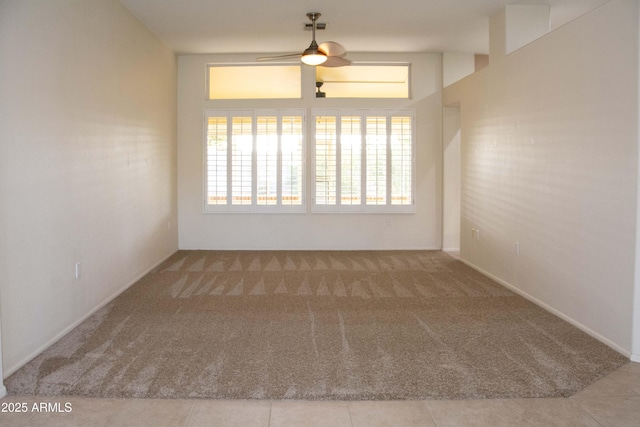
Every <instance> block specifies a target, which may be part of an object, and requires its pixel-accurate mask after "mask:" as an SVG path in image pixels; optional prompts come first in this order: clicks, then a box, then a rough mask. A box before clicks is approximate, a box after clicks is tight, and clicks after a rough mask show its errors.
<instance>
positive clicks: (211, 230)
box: [178, 54, 442, 249]
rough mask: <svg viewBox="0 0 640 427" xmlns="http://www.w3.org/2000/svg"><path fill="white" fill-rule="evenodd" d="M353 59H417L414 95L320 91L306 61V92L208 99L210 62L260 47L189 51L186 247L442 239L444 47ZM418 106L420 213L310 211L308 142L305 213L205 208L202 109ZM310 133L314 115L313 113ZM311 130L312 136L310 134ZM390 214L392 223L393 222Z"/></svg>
mask: <svg viewBox="0 0 640 427" xmlns="http://www.w3.org/2000/svg"><path fill="white" fill-rule="evenodd" d="M349 57H350V58H351V59H353V60H373V61H375V60H379V61H381V60H384V61H407V62H410V63H411V67H412V68H411V75H412V78H413V80H412V95H413V96H412V99H409V100H380V99H366V100H345V99H316V98H315V95H314V93H315V83H314V75H313V73H312V70H313V68H310V67H306V66H305V67H303V76H302V78H303V88H304V89H303V99H301V100H279V101H273V100H235V101H206V100H205V74H206V73H205V72H206V65H207V63H217V62H242V61H255V55H184V56H180V57H179V66H178V69H179V71H178V75H179V90H178V129H179V132H178V206H179V209H178V210H179V226H180V248H182V249H415V248H420V249H424V248H429V249H439V248H440V247H441V216H442V208H441V188H442V184H441V180H442V179H441V174H442V171H441V168H442V166H441V164H442V130H441V129H442V96H441V94H442V92H441V91H442V89H441V88H442V77H441V75H442V71H441V55H440V54H405V55H399V54H395V55H388V54H387V55H373V54H369V55H360V56H359V55H356V54H350V55H349ZM340 107H345V108H415V110H416V135H417V155H416V156H417V166H416V171H417V173H416V213H415V214H395V215H394V214H389V215H387V214H360V215H358V214H317V213H315V214H313V213H310V202H311V201H310V194H311V185H312V179H311V176H310V173H309V172H310V171H311V168H312V159H311V153H312V150H311V147H309V146H307V162H306V168H307V175H306V178H307V179H306V188H307V202H308V208H307V213H305V214H282V215H278V214H264V215H260V214H235V215H233V214H204V213H203V212H202V211H203V200H204V195H203V143H204V136H203V129H204V124H203V112H204V110H205V109H213V108H235V109H242V108H306V109H307V114H308V117H310V109H312V108H340ZM307 123H308V125H309V126H308V132H307V134H308V135H310V134H311V133H310V129H311V123H310V120H307ZM309 140H310V138H308V141H309ZM389 218H391V219H390V221H391V223H389Z"/></svg>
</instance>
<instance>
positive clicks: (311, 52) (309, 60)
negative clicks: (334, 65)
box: [300, 46, 327, 65]
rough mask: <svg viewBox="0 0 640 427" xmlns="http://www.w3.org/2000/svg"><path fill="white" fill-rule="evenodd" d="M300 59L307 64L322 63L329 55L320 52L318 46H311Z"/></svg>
mask: <svg viewBox="0 0 640 427" xmlns="http://www.w3.org/2000/svg"><path fill="white" fill-rule="evenodd" d="M300 60H301V61H302V62H304V63H305V64H307V65H320V64H322V63H324V62H325V61H326V60H327V55H325V54H324V53H322V52H320V51H319V50H318V48H317V47H313V46H309V48H308V49H306V50H305V51H304V52H303V53H302V56H301V57H300Z"/></svg>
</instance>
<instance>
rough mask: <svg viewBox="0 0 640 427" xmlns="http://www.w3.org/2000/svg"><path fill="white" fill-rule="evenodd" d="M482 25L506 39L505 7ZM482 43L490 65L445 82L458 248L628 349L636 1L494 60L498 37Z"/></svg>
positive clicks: (621, 2)
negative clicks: (453, 130) (453, 136)
mask: <svg viewBox="0 0 640 427" xmlns="http://www.w3.org/2000/svg"><path fill="white" fill-rule="evenodd" d="M491 26H492V32H491V33H492V37H493V38H495V37H504V13H499V14H498V15H496V17H494V19H492V22H491ZM491 44H492V51H491V54H492V57H491V61H490V65H489V67H487V68H485V69H483V70H482V71H481V72H478V73H476V74H474V75H473V76H470V77H468V78H466V79H464V80H461V81H460V82H458V83H456V84H454V85H452V86H450V87H448V88H446V89H445V91H444V98H445V105H449V104H454V103H457V102H459V103H460V109H461V129H462V207H461V215H462V222H461V223H462V230H461V236H462V239H461V256H462V259H463V260H465V261H466V262H468V263H470V264H472V265H474V266H475V267H477V268H479V269H481V270H483V271H485V272H487V273H488V274H490V275H493V276H494V277H496V278H498V279H499V280H501V281H503V282H504V283H506V284H508V285H510V286H513V287H514V288H515V289H516V290H518V291H519V292H521V293H523V294H524V295H527V296H528V297H530V298H531V299H533V300H535V301H537V302H538V303H540V304H542V305H543V306H545V307H547V308H549V309H550V310H552V311H554V312H556V313H557V314H559V315H561V316H562V317H564V318H566V319H568V320H570V321H572V322H573V323H575V324H576V325H579V326H580V327H582V328H583V329H585V330H587V331H588V332H590V333H591V334H592V335H594V336H597V337H598V338H600V339H601V340H603V341H604V342H606V343H608V344H609V345H611V346H612V347H614V348H616V349H618V350H619V351H621V352H623V353H625V354H627V355H628V354H630V353H631V342H632V333H633V332H632V325H633V320H632V316H633V291H634V258H635V256H634V253H635V235H636V233H635V227H636V196H637V191H636V187H637V167H638V155H637V150H638V127H637V120H638V106H637V100H638V99H637V98H638V2H637V1H635V0H613V1H611V2H609V3H607V4H605V5H604V6H602V7H600V8H599V9H596V10H595V11H593V12H591V13H589V14H587V15H584V16H582V17H581V18H579V19H577V20H575V21H573V22H570V23H568V24H567V25H565V26H563V27H560V28H558V29H557V30H555V31H553V32H551V33H549V34H547V35H545V36H543V37H542V38H540V39H538V40H536V41H535V42H533V43H531V44H529V45H527V46H525V47H523V48H521V49H519V50H518V51H516V52H514V53H512V54H511V55H508V56H505V57H500V56H499V54H497V53H496V52H497V51H499V50H501V49H499V48H500V47H504V40H500V39H497V40H492V43H491ZM502 52H504V50H503V49H502ZM472 228H476V229H479V230H480V231H481V233H480V236H481V238H480V240H476V239H473V240H472V239H471V229H472ZM516 242H519V243H520V249H521V253H520V255H516V253H515V247H514V244H515V243H516ZM636 326H637V325H636Z"/></svg>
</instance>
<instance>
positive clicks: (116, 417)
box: [0, 363, 640, 427]
mask: <svg viewBox="0 0 640 427" xmlns="http://www.w3.org/2000/svg"><path fill="white" fill-rule="evenodd" d="M43 403H44V406H45V407H46V406H47V404H49V409H53V410H56V409H58V408H59V409H60V410H61V411H58V412H38V411H35V410H34V404H35V408H36V409H37V408H39V407H40V405H42V404H43ZM22 404H26V409H27V411H26V412H23V413H16V412H13V413H10V412H5V411H7V410H12V409H15V408H16V407H18V408H20V407H23V405H22ZM43 409H46V408H43ZM65 409H70V411H69V412H62V411H64V410H65ZM0 426H2V427H17V426H47V427H55V426H63V427H68V426H82V427H94V426H95V427H103V426H137V427H138V426H154V427H161V426H170V427H178V426H180V427H196V426H216V427H217V426H242V427H249V426H265V427H279V426H296V427H297V426H304V427H313V426H331V427H338V426H346V427H360V426H367V427H373V426H394V427H400V426H437V427H444V426H491V427H497V426H509V427H513V426H595V427H597V426H615V427H624V426H640V363H629V364H628V365H625V366H623V367H622V368H620V369H618V370H617V371H615V372H613V373H612V374H610V375H608V376H606V377H604V378H602V379H600V380H599V381H597V382H596V383H594V384H592V385H590V386H589V387H587V388H586V389H584V390H583V391H581V392H580V393H578V394H576V395H575V396H572V397H570V398H553V399H497V400H440V401H439V400H424V401H384V402H360V401H358V402H317V401H315V402H307V401H263V400H253V401H217V400H146V399H90V398H67V397H47V398H43V397H36V396H7V397H5V398H4V399H2V400H0Z"/></svg>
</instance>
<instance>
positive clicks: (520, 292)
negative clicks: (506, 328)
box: [460, 259, 640, 362]
mask: <svg viewBox="0 0 640 427" xmlns="http://www.w3.org/2000/svg"><path fill="white" fill-rule="evenodd" d="M460 261H462V262H464V263H465V264H466V265H468V266H469V267H471V268H473V269H474V270H476V271H478V272H479V273H482V274H483V275H485V276H487V277H489V278H490V279H492V280H495V281H496V282H498V283H500V284H501V285H503V286H505V287H506V288H508V289H509V290H511V291H513V292H515V293H516V294H518V295H520V296H521V297H523V298H525V299H527V300H529V301H531V302H532V303H534V304H535V305H537V306H539V307H541V308H543V309H544V310H546V311H548V312H549V313H552V314H554V315H556V316H558V317H559V318H561V319H562V320H564V321H566V322H569V323H570V324H572V325H573V326H575V327H576V328H578V329H580V330H581V331H583V332H585V333H587V334H588V335H590V336H591V337H593V338H595V339H597V340H598V341H600V342H601V343H603V344H604V345H606V346H608V347H610V348H612V349H614V350H615V351H617V352H618V353H620V354H622V355H624V356H625V357H628V358H630V359H631V360H632V361H634V362H636V361H638V362H640V359H638V360H633V357H632V355H631V352H630V351H629V350H626V349H624V348H622V347H620V346H619V345H618V344H616V343H614V342H613V341H611V340H609V339H608V338H606V337H604V336H602V335H601V334H599V333H597V332H595V331H594V330H592V329H590V328H589V327H587V326H585V325H583V324H582V323H580V322H578V321H577V320H575V319H573V318H572V317H569V316H567V315H566V314H564V313H562V312H561V311H558V310H557V309H555V308H553V307H551V306H550V305H549V304H547V303H545V302H543V301H540V300H539V299H537V298H535V297H533V296H531V295H529V294H528V293H526V292H524V291H523V290H521V289H519V288H517V287H515V286H513V285H512V284H511V283H509V282H506V281H504V280H502V279H501V278H499V277H496V276H494V275H493V274H491V273H489V272H488V271H485V270H483V269H481V268H480V267H478V266H476V265H474V264H472V263H470V262H469V261H466V260H464V259H460ZM635 357H638V355H636V356H635Z"/></svg>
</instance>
